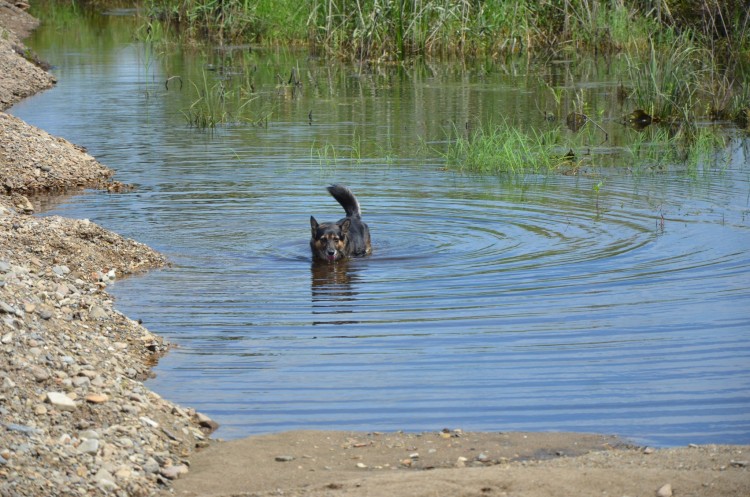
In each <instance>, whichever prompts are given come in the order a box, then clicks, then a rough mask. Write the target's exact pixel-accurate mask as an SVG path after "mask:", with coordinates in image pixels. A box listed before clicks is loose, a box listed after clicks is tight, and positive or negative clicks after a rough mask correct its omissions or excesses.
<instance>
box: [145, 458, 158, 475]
mask: <svg viewBox="0 0 750 497" xmlns="http://www.w3.org/2000/svg"><path fill="white" fill-rule="evenodd" d="M143 471H144V472H145V473H146V474H147V475H152V474H154V473H158V472H159V463H158V462H156V460H155V459H154V458H153V457H149V458H148V459H146V462H145V463H144V464H143Z"/></svg>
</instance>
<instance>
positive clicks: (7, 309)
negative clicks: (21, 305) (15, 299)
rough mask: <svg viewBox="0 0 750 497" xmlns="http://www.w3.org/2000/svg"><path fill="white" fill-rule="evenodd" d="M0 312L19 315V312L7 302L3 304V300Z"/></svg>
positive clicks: (0, 304) (0, 303) (0, 302)
mask: <svg viewBox="0 0 750 497" xmlns="http://www.w3.org/2000/svg"><path fill="white" fill-rule="evenodd" d="M0 312H4V313H6V314H13V315H16V314H17V313H18V311H16V309H15V308H14V307H13V306H11V305H9V304H8V303H6V302H3V301H2V300H0Z"/></svg>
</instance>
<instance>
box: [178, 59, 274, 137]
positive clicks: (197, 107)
mask: <svg viewBox="0 0 750 497" xmlns="http://www.w3.org/2000/svg"><path fill="white" fill-rule="evenodd" d="M190 85H191V87H192V88H193V91H194V92H195V97H196V98H195V100H194V101H193V103H192V104H191V105H190V107H189V108H188V109H186V110H184V111H182V113H183V115H184V116H185V119H186V120H187V123H188V125H189V126H191V127H195V128H199V129H207V128H210V129H212V128H216V127H217V126H218V125H220V124H226V123H229V122H249V123H252V124H258V125H260V124H263V122H265V121H266V120H267V117H268V116H267V115H266V116H257V115H256V116H253V115H252V114H250V113H249V111H248V110H247V109H248V105H249V104H250V102H252V101H253V100H254V97H252V96H251V97H245V96H244V92H242V91H241V89H240V88H228V87H227V85H226V82H225V81H222V80H220V81H217V82H215V83H213V84H212V83H211V82H210V81H209V78H208V75H207V73H206V71H203V73H202V79H201V81H200V84H197V83H196V82H195V81H190Z"/></svg>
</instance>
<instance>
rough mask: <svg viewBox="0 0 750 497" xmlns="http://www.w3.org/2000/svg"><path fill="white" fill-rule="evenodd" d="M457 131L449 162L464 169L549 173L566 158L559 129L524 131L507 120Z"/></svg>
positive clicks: (491, 172) (446, 154) (472, 170)
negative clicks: (477, 128)
mask: <svg viewBox="0 0 750 497" xmlns="http://www.w3.org/2000/svg"><path fill="white" fill-rule="evenodd" d="M454 133H455V134H456V135H457V136H456V138H455V139H454V140H453V141H452V142H451V144H450V145H449V147H448V150H447V152H446V153H445V154H444V158H445V160H446V163H447V164H448V165H449V166H450V167H452V168H454V169H458V170H461V171H467V172H475V173H484V174H488V173H489V174H511V175H516V174H527V173H547V172H550V171H553V170H554V169H556V168H557V167H558V166H560V165H562V164H563V163H564V162H565V161H566V159H565V158H564V156H563V154H562V153H561V152H560V150H561V149H560V147H559V142H560V140H559V133H558V132H557V130H551V131H539V130H535V129H532V130H530V131H524V130H521V129H520V128H517V127H514V126H512V125H510V124H509V123H507V122H503V123H501V124H498V125H494V126H488V127H487V128H486V129H485V128H481V129H479V130H477V131H474V132H471V133H469V134H468V135H466V134H464V133H462V132H459V131H458V130H454Z"/></svg>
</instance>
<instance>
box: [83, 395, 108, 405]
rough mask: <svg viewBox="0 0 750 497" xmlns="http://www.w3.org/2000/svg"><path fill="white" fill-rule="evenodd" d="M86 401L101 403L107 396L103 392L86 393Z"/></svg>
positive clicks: (106, 399) (105, 400)
mask: <svg viewBox="0 0 750 497" xmlns="http://www.w3.org/2000/svg"><path fill="white" fill-rule="evenodd" d="M85 398H86V402H90V403H92V404H103V403H105V402H107V401H108V400H109V397H107V396H106V395H105V394H103V393H91V394H89V395H87V396H86V397H85Z"/></svg>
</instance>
